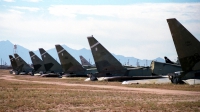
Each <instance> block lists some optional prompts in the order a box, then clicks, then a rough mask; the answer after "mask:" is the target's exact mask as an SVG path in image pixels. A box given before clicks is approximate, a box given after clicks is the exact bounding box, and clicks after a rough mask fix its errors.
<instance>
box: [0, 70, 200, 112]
mask: <svg viewBox="0 0 200 112" xmlns="http://www.w3.org/2000/svg"><path fill="white" fill-rule="evenodd" d="M3 72H4V73H3ZM3 72H2V71H0V77H2V75H5V74H8V72H7V73H6V72H5V71H3ZM8 75H9V74H8ZM11 76H12V75H11ZM14 78H17V79H20V80H29V81H30V82H22V81H11V80H4V79H0V111H2V112H4V111H131V112H132V111H166V112H168V111H187V112H188V111H196V112H198V111H200V95H197V96H192V95H178V94H177V95H163V94H151V93H142V92H139V91H125V90H115V89H104V88H94V87H78V86H63V85H55V84H41V83H33V82H31V81H48V82H55V81H56V82H59V81H60V82H62V83H76V82H79V84H95V85H97V84H99V85H103V84H104V85H117V86H124V85H121V83H120V82H84V81H83V80H82V79H84V78H74V79H73V80H71V79H63V80H62V79H55V78H40V77H32V76H14ZM128 87H138V88H139V87H143V88H164V89H176V88H182V90H187V89H188V90H190V89H189V88H192V89H191V91H194V90H195V91H199V90H198V89H197V88H199V86H198V85H197V86H196V85H195V86H189V85H175V86H174V87H173V85H171V84H169V85H129V86H128ZM170 87H171V88H170Z"/></svg>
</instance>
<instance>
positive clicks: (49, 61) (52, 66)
mask: <svg viewBox="0 0 200 112" xmlns="http://www.w3.org/2000/svg"><path fill="white" fill-rule="evenodd" d="M39 51H40V54H41V57H42V60H43V62H44V67H45V70H46V73H45V74H42V76H43V77H60V76H61V75H62V72H63V71H62V67H61V65H60V64H59V63H58V62H57V61H56V60H55V59H54V58H53V57H52V56H51V55H49V54H48V53H47V52H46V51H45V50H44V49H43V48H39Z"/></svg>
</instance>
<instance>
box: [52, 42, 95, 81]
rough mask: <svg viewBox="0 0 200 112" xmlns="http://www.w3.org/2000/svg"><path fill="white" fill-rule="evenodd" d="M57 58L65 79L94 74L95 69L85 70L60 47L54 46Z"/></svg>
mask: <svg viewBox="0 0 200 112" xmlns="http://www.w3.org/2000/svg"><path fill="white" fill-rule="evenodd" d="M55 47H56V50H57V52H58V56H59V59H60V62H61V65H62V68H63V72H64V74H65V75H64V76H67V77H75V76H76V77H87V76H88V75H87V74H89V73H90V74H93V73H96V72H97V70H96V68H93V69H92V68H91V69H85V68H83V66H82V65H81V64H80V63H79V62H78V61H77V60H76V59H75V58H74V57H73V56H72V55H70V54H69V53H68V52H67V51H66V50H65V49H64V48H63V47H62V46H61V45H55Z"/></svg>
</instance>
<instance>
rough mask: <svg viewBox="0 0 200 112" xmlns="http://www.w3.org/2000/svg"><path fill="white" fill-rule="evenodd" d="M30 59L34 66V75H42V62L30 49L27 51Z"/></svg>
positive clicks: (44, 71) (43, 70)
mask: <svg viewBox="0 0 200 112" xmlns="http://www.w3.org/2000/svg"><path fill="white" fill-rule="evenodd" d="M29 54H30V57H31V61H32V63H33V68H34V72H33V74H34V75H42V74H43V73H46V69H45V67H44V62H43V61H42V60H41V59H40V58H39V57H38V56H37V55H35V53H33V52H32V51H29Z"/></svg>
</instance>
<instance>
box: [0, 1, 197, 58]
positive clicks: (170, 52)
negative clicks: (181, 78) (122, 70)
mask: <svg viewBox="0 0 200 112" xmlns="http://www.w3.org/2000/svg"><path fill="white" fill-rule="evenodd" d="M138 1H139V2H138ZM167 18H177V20H178V21H180V22H181V23H182V24H183V25H184V26H185V27H186V28H187V29H188V30H189V31H190V32H191V33H192V34H193V35H194V36H195V37H196V38H198V39H199V40H200V1H199V0H188V1H187V0H163V1H160V0H152V1H150V0H137V2H136V0H0V41H2V40H10V41H11V42H12V43H13V44H19V45H22V46H24V47H26V48H28V49H29V50H37V49H38V48H44V49H46V50H48V49H50V48H53V47H54V46H55V44H61V45H62V44H65V45H67V46H69V47H71V48H73V49H81V48H87V49H90V47H89V44H88V40H87V36H90V35H94V37H95V38H96V39H97V40H98V41H99V42H100V43H101V44H102V45H103V46H105V47H106V48H107V49H108V50H109V51H110V52H112V53H115V54H118V55H124V56H133V57H136V58H139V59H154V58H157V57H164V56H168V57H170V58H171V59H172V60H174V59H176V57H177V53H176V50H175V47H174V43H173V41H172V37H171V34H170V31H169V27H168V24H167V22H166V19H167Z"/></svg>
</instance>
